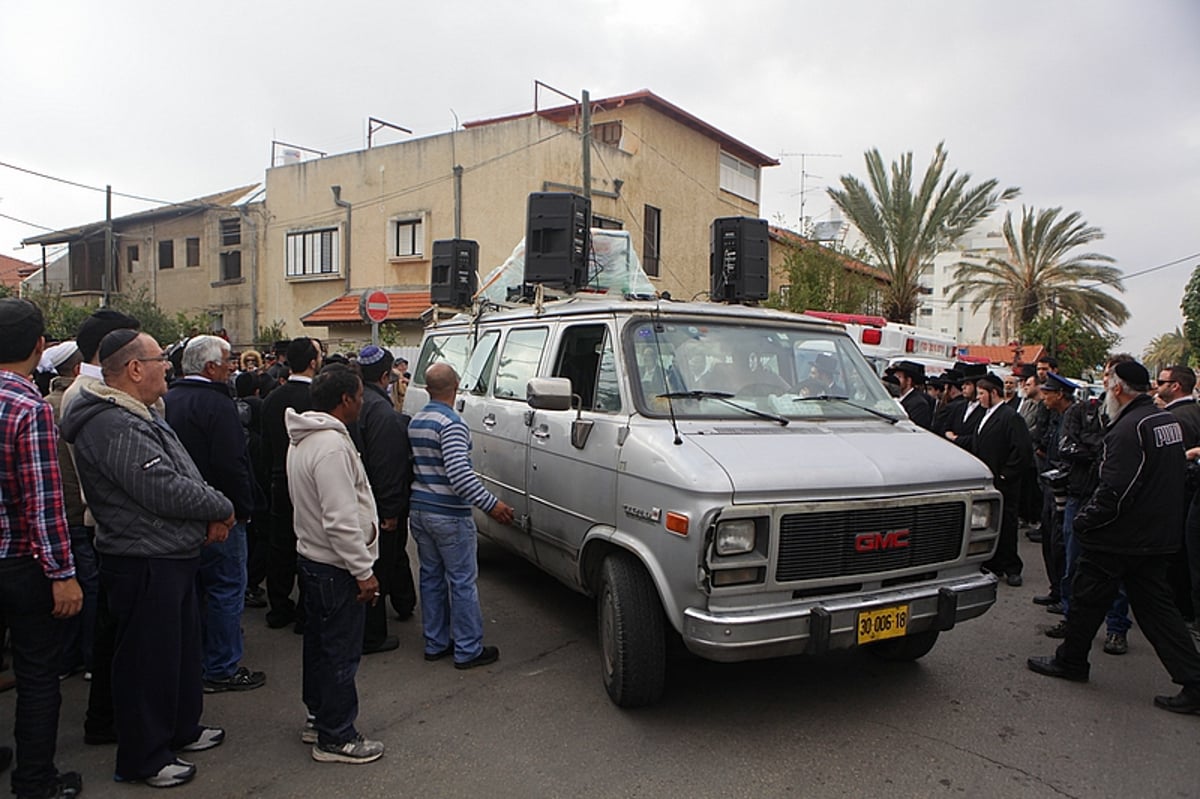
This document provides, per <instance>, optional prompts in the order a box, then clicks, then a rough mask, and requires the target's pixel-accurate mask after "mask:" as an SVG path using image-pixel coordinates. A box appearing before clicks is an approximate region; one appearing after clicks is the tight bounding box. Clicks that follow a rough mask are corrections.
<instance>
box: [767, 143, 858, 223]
mask: <svg viewBox="0 0 1200 799" xmlns="http://www.w3.org/2000/svg"><path fill="white" fill-rule="evenodd" d="M788 156H799V157H800V223H799V228H800V230H799V231H797V232H798V233H800V235H801V236H807V235H808V225H807V223H806V222H805V221H804V205H805V199H804V195H805V194H806V193H807V192H808V189H807V187H806V184H807V182H808V180H807V179H808V172H807V171H806V170H805V166H806V164H807V161H808V159H809V158H841V157H842V154H841V153H780V154H779V157H780V158H785V157H788ZM813 177H814V178H819V177H820V175H813Z"/></svg>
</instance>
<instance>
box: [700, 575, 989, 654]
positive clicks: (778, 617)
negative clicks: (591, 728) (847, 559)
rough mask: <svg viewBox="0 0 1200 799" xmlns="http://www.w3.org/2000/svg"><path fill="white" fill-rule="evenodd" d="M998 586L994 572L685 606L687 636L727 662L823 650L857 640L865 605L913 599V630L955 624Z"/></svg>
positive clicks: (981, 607)
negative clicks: (767, 600) (788, 600)
mask: <svg viewBox="0 0 1200 799" xmlns="http://www.w3.org/2000/svg"><path fill="white" fill-rule="evenodd" d="M996 584H997V581H996V578H995V577H994V576H993V575H991V574H984V573H982V572H981V573H978V574H971V575H967V576H965V577H956V578H951V579H946V580H938V581H935V582H932V583H925V584H923V585H919V586H905V587H904V588H896V589H885V590H880V591H871V592H869V593H866V594H854V595H847V596H836V597H830V598H828V599H820V598H817V599H806V600H804V601H803V602H799V601H798V602H797V603H795V604H789V605H784V606H776V607H771V608H755V609H752V610H745V611H719V612H711V611H708V610H703V609H700V608H687V609H685V610H684V612H683V641H684V644H685V645H686V646H687V648H688V649H689V650H690V651H692V652H693V653H695V654H697V655H699V656H700V657H703V658H707V659H709V660H717V661H725V662H733V661H739V660H760V659H763V658H772V657H781V656H784V655H801V654H810V655H819V654H822V653H824V652H828V651H830V650H835V649H850V648H853V647H855V646H858V636H857V626H858V614H859V613H860V612H862V611H866V610H875V609H878V608H886V607H892V606H895V605H908V616H909V618H908V630H907V634H909V635H912V634H915V633H920V632H926V631H930V630H949V629H950V628H951V627H953V626H954V625H955V624H957V623H958V622H960V621H965V620H967V619H973V618H975V617H976V616H981V615H983V614H984V613H985V612H986V611H987V609H988V608H990V607H991V606H992V605H993V604H995V602H996Z"/></svg>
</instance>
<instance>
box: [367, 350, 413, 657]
mask: <svg viewBox="0 0 1200 799" xmlns="http://www.w3.org/2000/svg"><path fill="white" fill-rule="evenodd" d="M393 362H394V356H393V355H392V354H391V353H390V352H388V351H387V350H385V349H384V348H382V347H379V346H376V345H374V344H372V345H370V346H367V347H364V348H363V350H362V352H360V353H359V354H358V366H359V369H360V370H361V372H362V380H363V404H362V410H361V411H360V412H359V415H358V422H357V423H355V424H352V425H350V437H351V438H352V439H353V440H354V446H355V447H357V448H358V451H359V454H361V455H362V459H363V466H364V467H365V468H366V471H367V479H368V480H369V481H370V483H371V493H372V494H373V495H374V497H375V507H376V508H377V510H378V513H379V560H378V561H376V562H375V567H374V572H375V576H376V577H378V578H379V591H380V593H382V594H383V595H384V598H390V600H391V603H392V609H393V610H394V611H396V615H397V616H399V617H400V618H401V619H408V618H411V617H412V613H413V608H414V607H415V606H416V604H417V592H416V588H415V587H414V586H413V579H412V568H411V567H410V566H409V564H408V553H407V552H406V551H405V546H406V545H407V544H408V493H409V491H410V490H411V488H412V461H411V459H410V458H409V448H408V417H407V416H404V415H402V414H400V413H398V412H397V411H396V409H395V407H394V406H393V405H392V400H391V398H390V397H388V394H387V388H386V387H387V385H388V384H389V383H390V382H391V374H392V364H393ZM399 645H400V642H399V640H398V639H397V638H396V637H395V636H389V635H388V634H387V606H386V604H385V602H383V601H379V602H376V603H374V604H373V605H369V606H368V607H367V622H366V626H365V629H364V633H363V654H364V655H369V654H372V653H374V652H386V651H388V650H391V649H395V648H396V647H397V646H399Z"/></svg>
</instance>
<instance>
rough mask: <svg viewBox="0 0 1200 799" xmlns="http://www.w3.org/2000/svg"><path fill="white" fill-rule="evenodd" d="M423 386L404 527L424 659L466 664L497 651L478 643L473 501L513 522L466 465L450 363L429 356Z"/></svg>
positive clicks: (467, 437) (481, 662)
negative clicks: (415, 576)
mask: <svg viewBox="0 0 1200 799" xmlns="http://www.w3.org/2000/svg"><path fill="white" fill-rule="evenodd" d="M425 388H426V390H427V391H428V392H429V404H428V405H426V406H425V407H424V408H422V409H421V411H420V412H419V413H418V414H417V415H416V416H414V417H413V418H412V422H410V423H409V426H408V438H409V443H410V444H411V446H412V452H413V484H412V501H411V503H410V512H411V515H410V516H409V527H410V529H411V530H412V535H413V539H414V540H415V541H416V542H417V555H418V557H419V558H420V561H421V580H420V582H421V623H422V626H423V627H424V631H425V659H426V660H430V661H432V660H441V659H442V658H445V657H448V656H450V655H453V656H454V667H455V668H456V669H471V668H475V667H476V666H486V665H488V664H489V663H495V662H496V660H498V659H499V657H500V649H499V648H498V647H495V646H484V645H483V613H482V612H481V611H480V609H479V591H478V589H477V588H476V586H475V581H476V578H477V577H478V575H479V566H478V563H477V561H476V558H475V549H476V530H475V521H474V519H473V518H472V517H471V506H472V505H473V506H475V507H477V508H479V509H480V510H482V511H484V512H486V513H487V514H488V515H489V516H491V517H492V518H493V519H495V520H496V521H498V522H500V523H501V524H512V520H513V509H512V508H511V507H510V506H509V505H507V504H505V503H504V502H501V501H500V500H499V499H497V498H496V497H495V496H493V495H492V493H491V492H490V491H488V490H487V488H486V487H485V486H484V485H483V483H482V482H481V481H480V480H479V477H478V476H477V475H476V474H475V472H474V471H473V470H472V468H471V433H470V431H469V430H468V429H467V426H466V424H464V423H463V421H462V419H461V418H459V416H458V414H457V413H455V412H454V409H453V407H451V405H452V403H453V402H454V395H455V394H456V393H457V392H458V374H457V373H456V372H455V371H454V369H453V368H452V367H451V366H450V365H449V364H445V363H438V364H434V365H433V366H431V367H429V369H427V370H426V372H425Z"/></svg>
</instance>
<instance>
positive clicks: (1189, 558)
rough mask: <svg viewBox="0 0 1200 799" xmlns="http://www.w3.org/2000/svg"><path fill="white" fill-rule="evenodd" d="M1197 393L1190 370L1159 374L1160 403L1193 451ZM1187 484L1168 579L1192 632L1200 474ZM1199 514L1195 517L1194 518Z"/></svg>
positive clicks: (1199, 552) (1199, 422)
mask: <svg viewBox="0 0 1200 799" xmlns="http://www.w3.org/2000/svg"><path fill="white" fill-rule="evenodd" d="M1195 389H1196V373H1195V372H1194V371H1192V369H1191V367H1188V366H1169V367H1167V368H1166V369H1163V370H1161V371H1160V372H1159V373H1158V399H1159V400H1160V401H1161V402H1162V404H1163V409H1164V410H1166V411H1168V412H1170V413H1172V414H1174V415H1175V418H1176V419H1178V420H1179V426H1180V427H1182V428H1183V447H1184V449H1185V450H1190V449H1192V448H1194V447H1197V446H1200V404H1198V403H1197V402H1196V399H1195V397H1193V396H1192V392H1193V391H1194V390H1195ZM1188 477H1189V479H1187V480H1186V481H1185V483H1184V492H1185V497H1184V506H1183V509H1184V532H1185V535H1184V541H1183V548H1182V549H1180V550H1179V552H1178V553H1177V554H1176V555H1175V557H1174V558H1172V560H1171V566H1170V569H1169V571H1168V572H1167V576H1168V578H1169V579H1170V581H1171V589H1172V590H1173V592H1174V594H1175V605H1176V606H1177V607H1178V608H1179V611H1180V612H1181V613H1182V614H1183V617H1184V619H1186V620H1187V622H1188V625H1189V627H1190V628H1191V629H1192V630H1195V629H1196V622H1197V616H1198V615H1200V585H1198V584H1197V583H1200V508H1197V509H1196V510H1193V509H1192V507H1193V505H1194V504H1195V500H1196V496H1197V488H1198V487H1200V485H1198V483H1200V474H1197V472H1196V471H1195V470H1194V469H1189V470H1188ZM1193 514H1195V515H1193Z"/></svg>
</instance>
